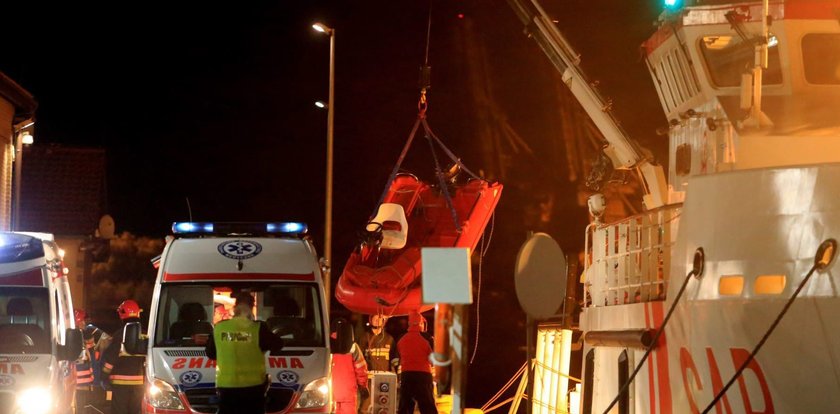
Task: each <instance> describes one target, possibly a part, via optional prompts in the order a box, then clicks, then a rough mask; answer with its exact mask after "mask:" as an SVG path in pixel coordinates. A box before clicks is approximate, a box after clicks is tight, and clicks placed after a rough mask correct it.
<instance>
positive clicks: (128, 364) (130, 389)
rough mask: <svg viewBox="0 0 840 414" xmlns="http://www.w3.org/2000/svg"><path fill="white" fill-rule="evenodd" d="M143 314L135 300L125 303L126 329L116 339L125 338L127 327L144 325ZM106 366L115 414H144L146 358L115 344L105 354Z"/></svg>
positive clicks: (121, 314) (119, 309) (121, 310)
mask: <svg viewBox="0 0 840 414" xmlns="http://www.w3.org/2000/svg"><path fill="white" fill-rule="evenodd" d="M140 312H142V309H140V305H138V304H137V302H135V301H133V300H131V299H129V300H126V301H124V302H123V303H121V304H120V306H119V307H117V314H118V315H119V317H120V319H121V320H122V325H120V327H119V329H117V331H116V332H114V335H112V336H113V337H115V338H123V337H124V336H125V335H124V332H125V327H126V325H128V324H130V323H140ZM102 362H103V367H102V373H103V374H105V375H107V376H108V379H109V381H110V383H111V392H112V397H111V414H140V412H141V409H142V406H141V404H142V402H143V383H144V365H145V362H146V354H141V355H132V354H129V353H128V352H126V350H125V347H124V346H123V345H122V344H114V345H112V346H109V347H108V349H106V350H105V355H104V356H103V357H102Z"/></svg>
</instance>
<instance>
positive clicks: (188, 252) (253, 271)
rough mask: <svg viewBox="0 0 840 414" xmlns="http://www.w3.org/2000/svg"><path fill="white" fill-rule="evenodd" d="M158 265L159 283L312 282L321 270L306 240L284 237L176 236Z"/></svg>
mask: <svg viewBox="0 0 840 414" xmlns="http://www.w3.org/2000/svg"><path fill="white" fill-rule="evenodd" d="M161 264H162V268H163V269H162V275H163V277H162V279H161V281H162V282H185V281H197V280H300V281H315V280H316V274H318V272H319V271H320V270H319V267H318V261H317V257H316V255H315V252H314V249H312V246H311V245H310V244H309V242H308V241H307V240H305V239H300V238H287V237H279V238H273V237H251V236H219V237H203V238H179V239H175V240H173V241H172V242H171V243H170V245H169V246H168V247H167V251H166V253H165V254H164V257H163V261H162V263H161Z"/></svg>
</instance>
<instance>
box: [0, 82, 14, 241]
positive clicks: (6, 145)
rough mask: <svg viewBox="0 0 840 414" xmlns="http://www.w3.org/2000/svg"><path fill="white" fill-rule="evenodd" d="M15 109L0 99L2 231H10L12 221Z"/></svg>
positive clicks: (0, 205) (0, 200) (0, 212)
mask: <svg viewBox="0 0 840 414" xmlns="http://www.w3.org/2000/svg"><path fill="white" fill-rule="evenodd" d="M14 115H15V107H14V105H12V104H11V103H10V102H9V101H7V100H5V99H3V98H0V230H9V229H10V228H11V220H12V163H13V160H14V158H15V145H14V140H13V139H12V138H13V133H12V129H13V128H14V127H13V119H14Z"/></svg>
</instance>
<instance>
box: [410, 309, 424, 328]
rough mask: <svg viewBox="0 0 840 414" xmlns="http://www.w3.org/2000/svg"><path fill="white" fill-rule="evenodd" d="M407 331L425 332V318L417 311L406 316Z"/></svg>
mask: <svg viewBox="0 0 840 414" xmlns="http://www.w3.org/2000/svg"><path fill="white" fill-rule="evenodd" d="M408 330H409V331H420V332H426V318H424V317H423V315H421V314H420V312H417V311H411V312H410V313H409V314H408Z"/></svg>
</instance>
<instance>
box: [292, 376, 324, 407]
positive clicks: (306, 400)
mask: <svg viewBox="0 0 840 414" xmlns="http://www.w3.org/2000/svg"><path fill="white" fill-rule="evenodd" d="M329 403H330V381H329V379H327V378H326V377H324V378H318V379H316V380H315V381H312V382H310V383H309V384H306V386H305V387H303V392H302V393H300V398H298V401H297V404H296V405H295V407H296V408H318V407H324V406H326V405H327V404H329Z"/></svg>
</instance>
